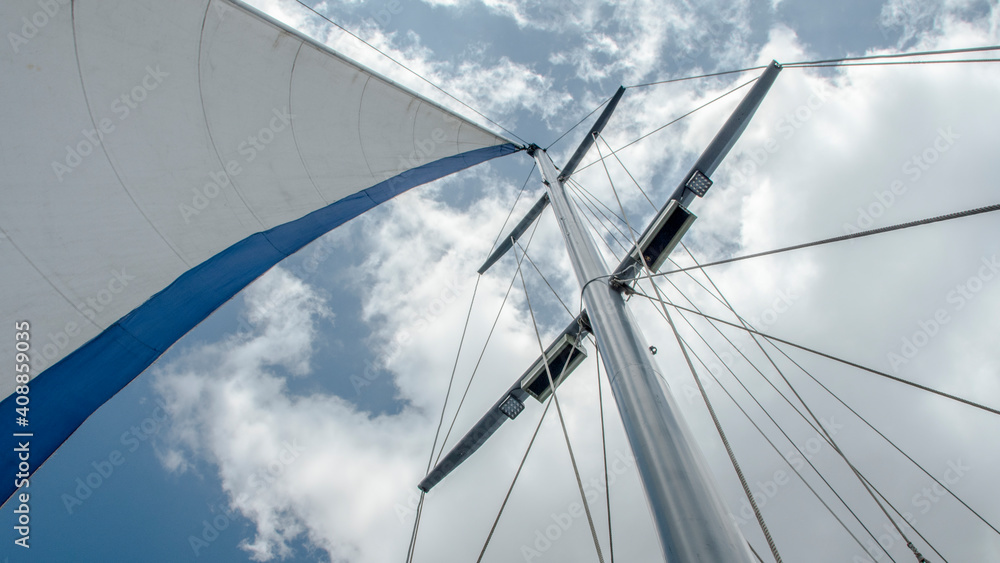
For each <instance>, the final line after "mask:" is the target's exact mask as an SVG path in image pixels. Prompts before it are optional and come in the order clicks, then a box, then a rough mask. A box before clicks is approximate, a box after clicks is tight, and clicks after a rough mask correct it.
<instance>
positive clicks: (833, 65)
mask: <svg viewBox="0 0 1000 563" xmlns="http://www.w3.org/2000/svg"><path fill="white" fill-rule="evenodd" d="M946 63H950V64H955V63H1000V59H948V60H944V61H878V62H873V63H830V64H797V65H789V66H787V67H786V68H839V67H845V66H900V65H939V64H946Z"/></svg>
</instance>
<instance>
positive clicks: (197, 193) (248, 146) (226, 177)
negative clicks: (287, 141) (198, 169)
mask: <svg viewBox="0 0 1000 563" xmlns="http://www.w3.org/2000/svg"><path fill="white" fill-rule="evenodd" d="M271 114H272V115H271V118H270V120H269V121H268V122H267V125H265V126H263V127H261V128H260V129H259V130H258V131H257V133H256V134H254V135H250V136H248V137H247V138H246V139H244V140H243V141H241V142H240V144H239V145H238V146H237V147H236V152H237V153H239V155H240V156H242V157H243V164H240V162H239V161H238V160H235V159H230V160H229V161H227V162H226V163H225V164H224V165H223V167H222V168H221V169H220V170H217V171H214V172H210V173H209V174H208V182H206V183H205V184H204V185H202V186H201V187H194V188H191V191H192V192H193V195H192V196H191V203H190V205H188V204H187V203H181V204H179V205H178V210H179V211H180V214H181V217H182V218H183V219H184V223H186V224H190V223H191V218H192V217H197V216H198V214H200V213H201V212H202V211H204V210H205V208H207V207H208V205H209V203H210V202H211V200H213V199H215V198H217V197H219V194H221V193H222V190H223V189H224V188H226V187H229V186H230V185H231V184H232V182H233V178H235V177H237V176H239V175H240V174H242V173H243V166H245V165H247V164H249V163H251V162H253V161H254V160H255V159H256V158H257V157H258V156H259V155H260V154H261V153H263V152H264V151H265V150H267V147H268V145H270V144H271V143H273V142H274V140H275V138H277V134H278V133H280V132H282V131H284V130H285V129H286V128H288V127H289V126H290V125H291V123H292V119H295V115H294V114H292V113H289V110H288V108H287V107H286V108H281V109H278V108H275V109H272V110H271Z"/></svg>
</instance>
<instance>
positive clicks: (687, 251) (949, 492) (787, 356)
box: [681, 242, 1000, 535]
mask: <svg viewBox="0 0 1000 563" xmlns="http://www.w3.org/2000/svg"><path fill="white" fill-rule="evenodd" d="M681 247H682V248H684V251H685V252H686V253H687V254H688V256H690V257H691V259H692V260H693V261H694V262H695V263H696V264H697V263H698V259H697V258H695V256H694V254H693V253H692V252H691V250H690V249H689V248H688V247H687V245H685V244H684V243H683V242H681ZM702 274H703V275H704V276H705V278H706V279H708V281H709V283H711V284H712V287H713V288H715V290H716V291H717V292H718V293H719V295H720V296H722V291H721V290H720V289H719V287H718V286H717V285H716V284H715V282H714V281H713V280H712V278H711V277H710V276H709V275H708V272H705V271H704V270H702ZM699 285H700V284H699ZM702 287H703V288H704V286H702ZM706 289H707V288H706ZM722 297H723V299H725V296H722ZM725 303H726V305H727V306H728V303H729V302H728V300H727V301H726V302H725ZM730 311H732V313H733V314H734V315H736V317H737V318H738V319H740V322H741V323H742V324H743V325H745V326H747V327H749V328H754V329H755V327H754V326H753V325H751V324H750V323H749V322H748V321H747V320H746V319H744V318H743V317H741V316H740V315H739V314H738V313H736V311H735V310H734V309H732V308H730ZM754 340H755V342H756V338H755V339H754ZM766 342H768V343H769V344H770V345H771V347H773V348H774V349H775V350H776V351H777V352H778V353H780V354H781V355H783V356H784V357H785V358H786V359H787V360H788V361H790V362H791V363H792V364H793V365H794V366H795V367H797V368H798V369H799V370H800V371H801V372H802V373H803V374H805V375H807V376H808V377H809V378H810V379H812V380H813V381H814V382H815V383H816V384H817V385H819V386H820V387H821V388H822V389H823V390H824V391H826V392H827V393H828V394H829V395H830V396H832V397H833V398H834V399H836V400H837V402H839V403H840V404H841V405H843V406H844V407H845V408H847V410H849V411H850V412H851V413H852V414H853V415H854V416H856V417H857V418H859V419H860V420H861V421H862V422H864V423H865V424H866V425H867V426H868V427H869V428H871V429H872V430H873V431H874V432H875V433H876V434H878V435H879V436H880V437H881V438H882V439H883V440H885V441H886V442H887V443H888V444H889V445H890V446H892V447H893V448H894V449H895V450H896V451H897V452H899V453H900V454H902V455H903V457H905V458H906V459H907V460H909V461H910V463H912V464H913V465H915V466H916V467H917V468H918V469H920V471H922V472H923V473H924V474H925V475H927V476H928V477H929V478H930V479H931V480H932V481H934V482H935V483H937V485H938V486H940V487H941V488H943V489H944V490H945V491H947V492H948V494H950V495H951V496H952V497H953V498H954V499H955V500H957V501H958V502H959V503H960V504H962V506H964V507H965V508H966V509H968V510H969V511H970V512H971V513H972V514H974V515H975V516H976V517H977V518H979V520H981V521H982V522H983V523H984V524H986V525H987V526H989V528H990V529H992V530H993V531H994V532H995V533H997V534H998V535H1000V530H997V528H996V527H995V526H994V525H993V524H991V523H990V522H989V521H987V520H986V519H985V518H984V517H983V516H982V515H981V514H979V512H977V511H976V510H975V509H974V508H972V507H971V506H969V505H968V504H967V503H966V502H965V501H964V500H962V499H961V498H960V497H959V496H958V495H957V494H955V493H954V492H953V491H952V490H951V489H950V488H948V486H947V485H945V484H944V483H942V482H941V481H940V480H939V479H938V478H937V477H935V476H934V475H933V474H932V473H931V472H930V471H928V470H927V469H925V468H924V466H922V465H921V464H920V463H918V462H917V461H916V460H915V459H913V458H912V457H911V456H910V455H909V454H907V453H906V452H905V451H903V449H902V448H900V447H899V446H898V445H896V443H895V442H893V441H892V440H891V439H890V438H889V437H888V436H886V435H885V434H883V433H882V432H881V431H880V430H879V429H878V428H875V426H874V425H873V424H872V423H871V422H869V421H868V419H866V418H865V417H864V416H862V415H861V414H860V413H858V412H857V411H856V410H854V409H853V408H851V406H850V405H848V404H847V403H846V402H845V401H844V400H843V399H841V398H840V396H839V395H837V394H836V393H834V392H833V390H831V389H830V388H829V387H827V386H826V385H824V384H823V382H822V381H820V380H819V379H818V378H816V376H814V375H813V374H812V373H811V372H810V371H809V370H807V369H806V368H804V367H803V366H802V365H801V364H799V363H798V362H797V361H795V360H794V359H793V358H792V357H791V356H789V355H788V354H787V353H786V352H785V351H784V350H782V349H781V348H779V347H778V346H775V345H774V343H773V342H770V341H766ZM758 346H759V343H758ZM761 351H762V352H764V350H763V347H761ZM764 353H765V355H767V352H764ZM768 358H769V359H770V356H768ZM772 363H773V360H772Z"/></svg>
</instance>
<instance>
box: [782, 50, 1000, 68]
mask: <svg viewBox="0 0 1000 563" xmlns="http://www.w3.org/2000/svg"><path fill="white" fill-rule="evenodd" d="M998 50H1000V45H986V46H982V47H965V48H961V49H939V50H935V51H915V52H911V53H889V54H886V55H863V56H859V57H841V58H839V59H824V60H818V61H800V62H795V63H788V64H787V65H784V66H789V65H817V64H827V63H837V62H844V61H864V60H872V59H899V58H905V57H924V56H932V55H954V54H957V53H979V52H986V51H998Z"/></svg>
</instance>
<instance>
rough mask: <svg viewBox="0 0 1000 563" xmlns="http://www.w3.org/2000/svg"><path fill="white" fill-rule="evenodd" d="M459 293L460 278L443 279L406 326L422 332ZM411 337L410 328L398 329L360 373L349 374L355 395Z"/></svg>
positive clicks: (373, 378)
mask: <svg viewBox="0 0 1000 563" xmlns="http://www.w3.org/2000/svg"><path fill="white" fill-rule="evenodd" d="M461 294H462V281H461V280H460V279H457V278H456V279H452V280H451V281H445V282H444V284H443V287H442V288H441V291H440V292H438V295H437V297H435V298H434V299H432V300H430V302H428V303H427V304H426V305H425V306H424V307H422V309H421V310H420V313H419V314H418V316H417V318H416V319H412V320H411V321H410V322H408V323H406V326H408V327H412V329H411V330H412V331H413V332H416V333H420V332H423V331H424V330H425V329H427V328H429V327H430V326H431V324H432V323H433V322H434V321H435V320H437V319H438V318H439V317H440V316H441V315H442V314H443V313H444V311H445V310H446V309H447V308H448V305H451V304H452V303H454V302H455V300H456V299H458V296H459V295H461ZM411 338H412V333H411V331H410V330H407V329H403V330H400V331H399V332H397V333H396V335H395V338H393V340H392V341H391V342H390V343H389V344H388V345H387V346H385V347H383V348H382V352H381V353H380V354H379V355H378V356H376V357H375V359H374V360H372V361H368V360H366V361H365V369H364V371H363V372H362V373H361V375H357V374H351V377H350V381H351V385H352V386H353V387H354V393H355V394H356V395H360V394H361V392H362V390H364V388H365V387H368V386H369V385H371V384H372V383H374V382H375V381H376V380H377V379H378V378H379V377H381V376H382V374H383V373H384V370H385V369H386V366H387V365H388V363H389V361H390V360H391V359H392V358H393V356H395V354H396V353H397V352H399V350H400V348H402V347H403V345H405V344H406V343H407V342H409V341H410V339H411Z"/></svg>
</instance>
